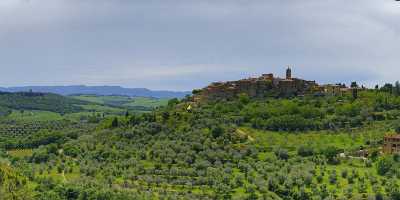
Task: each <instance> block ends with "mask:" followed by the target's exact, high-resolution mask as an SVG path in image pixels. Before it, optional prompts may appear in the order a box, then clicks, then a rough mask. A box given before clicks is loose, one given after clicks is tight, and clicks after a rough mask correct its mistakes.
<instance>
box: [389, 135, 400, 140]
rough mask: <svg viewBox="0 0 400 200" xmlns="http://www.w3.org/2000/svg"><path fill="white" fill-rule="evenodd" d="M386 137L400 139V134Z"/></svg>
mask: <svg viewBox="0 0 400 200" xmlns="http://www.w3.org/2000/svg"><path fill="white" fill-rule="evenodd" d="M385 138H393V139H400V134H396V135H385Z"/></svg>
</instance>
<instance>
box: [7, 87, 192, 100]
mask: <svg viewBox="0 0 400 200" xmlns="http://www.w3.org/2000/svg"><path fill="white" fill-rule="evenodd" d="M0 91H4V92H28V91H33V92H45V93H55V94H60V95H64V96H65V95H76V94H92V95H120V96H121V95H123V96H130V97H153V98H183V97H185V96H186V95H187V94H191V92H177V91H164V90H149V89H146V88H123V87H120V86H85V85H75V86H24V87H8V88H0Z"/></svg>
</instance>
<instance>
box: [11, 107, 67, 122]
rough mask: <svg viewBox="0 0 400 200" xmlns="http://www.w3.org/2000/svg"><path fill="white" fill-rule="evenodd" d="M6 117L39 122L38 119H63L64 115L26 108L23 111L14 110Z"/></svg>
mask: <svg viewBox="0 0 400 200" xmlns="http://www.w3.org/2000/svg"><path fill="white" fill-rule="evenodd" d="M6 118H7V119H8V120H14V121H22V122H37V121H50V120H61V119H62V116H61V115H60V114H59V113H55V112H50V111H37V110H26V111H23V112H21V111H17V110H14V111H13V112H12V113H11V114H10V115H8V116H7V117H6Z"/></svg>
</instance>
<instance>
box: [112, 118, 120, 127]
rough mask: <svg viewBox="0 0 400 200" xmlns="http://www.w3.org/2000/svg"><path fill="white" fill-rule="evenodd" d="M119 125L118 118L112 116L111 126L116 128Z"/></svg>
mask: <svg viewBox="0 0 400 200" xmlns="http://www.w3.org/2000/svg"><path fill="white" fill-rule="evenodd" d="M118 126H119V122H118V118H117V117H114V119H113V120H112V122H111V128H117V127H118Z"/></svg>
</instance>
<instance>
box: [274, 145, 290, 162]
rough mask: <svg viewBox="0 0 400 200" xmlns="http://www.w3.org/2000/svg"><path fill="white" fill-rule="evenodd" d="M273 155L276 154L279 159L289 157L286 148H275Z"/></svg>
mask: <svg viewBox="0 0 400 200" xmlns="http://www.w3.org/2000/svg"><path fill="white" fill-rule="evenodd" d="M275 155H276V157H278V158H279V159H281V160H287V159H289V153H288V150H286V149H282V148H279V149H277V150H275Z"/></svg>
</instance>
